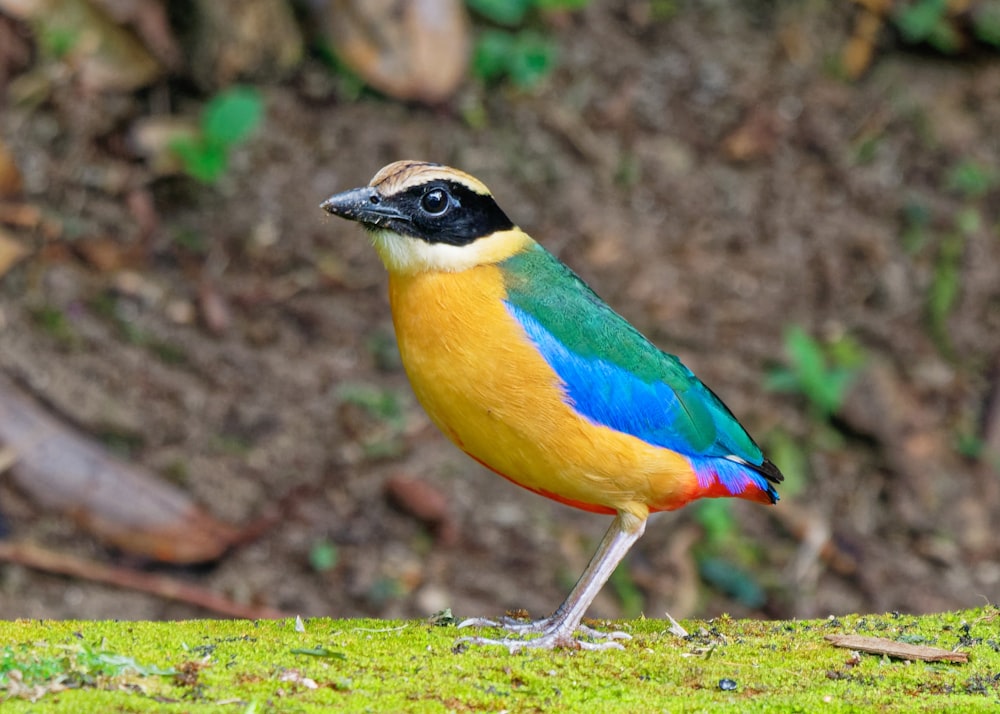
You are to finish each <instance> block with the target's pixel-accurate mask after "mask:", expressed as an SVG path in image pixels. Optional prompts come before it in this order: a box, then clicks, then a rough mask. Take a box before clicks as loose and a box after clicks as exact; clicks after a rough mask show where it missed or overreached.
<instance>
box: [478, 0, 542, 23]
mask: <svg viewBox="0 0 1000 714" xmlns="http://www.w3.org/2000/svg"><path fill="white" fill-rule="evenodd" d="M466 2H467V4H468V6H469V7H470V8H472V10H473V11H474V12H476V13H478V14H479V15H482V16H483V17H485V18H486V19H487V20H489V21H490V22H495V23H497V24H498V25H506V26H507V27H517V26H518V25H520V24H521V23H522V22H524V18H525V16H527V14H528V10H530V9H531V5H532V0H466Z"/></svg>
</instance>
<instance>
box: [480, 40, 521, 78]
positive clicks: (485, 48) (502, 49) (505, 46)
mask: <svg viewBox="0 0 1000 714" xmlns="http://www.w3.org/2000/svg"><path fill="white" fill-rule="evenodd" d="M513 44H514V36H513V35H511V34H510V33H509V32H504V31H502V30H485V31H484V32H483V33H482V34H481V35H479V39H478V40H477V41H476V48H475V51H474V52H473V55H472V73H473V74H474V75H475V76H476V77H479V78H480V79H482V80H484V81H486V82H490V81H493V80H495V79H500V78H501V77H503V76H504V75H506V74H507V57H508V56H509V55H510V53H511V51H512V47H513Z"/></svg>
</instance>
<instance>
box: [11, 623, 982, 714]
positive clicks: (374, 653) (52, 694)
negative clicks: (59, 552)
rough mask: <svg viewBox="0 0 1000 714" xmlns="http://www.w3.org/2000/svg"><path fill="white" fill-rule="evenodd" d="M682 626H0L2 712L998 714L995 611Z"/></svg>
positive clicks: (177, 624)
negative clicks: (914, 649)
mask: <svg viewBox="0 0 1000 714" xmlns="http://www.w3.org/2000/svg"><path fill="white" fill-rule="evenodd" d="M684 625H685V627H687V629H688V631H689V632H690V633H692V634H691V636H690V637H688V638H687V639H682V638H680V637H677V636H675V635H672V634H670V633H669V623H666V622H664V621H662V620H646V619H640V620H632V621H627V622H622V623H617V625H616V626H617V627H618V628H620V629H623V630H625V631H628V632H630V633H632V635H633V639H632V640H631V641H630V642H628V643H626V649H625V650H624V651H608V652H578V651H557V652H531V651H528V652H526V653H523V654H517V655H511V654H508V652H507V651H506V650H505V649H502V648H487V647H470V648H467V649H463V648H456V647H455V641H456V639H457V637H459V635H460V634H464V633H460V632H459V631H458V630H456V629H455V628H454V627H441V626H433V625H430V624H428V623H424V622H390V621H378V620H328V619H312V620H307V621H306V622H305V632H296V630H295V624H294V622H292V621H288V620H283V621H261V622H246V621H192V622H45V621H15V622H3V623H0V640H2V641H3V642H6V643H8V648H7V650H8V653H9V657H8V659H9V660H12V661H14V664H13V665H12V664H11V662H7V665H6V671H7V673H8V674H9V672H10V670H11V669H14V670H17V666H16V661H18V658H20V660H19V661H21V662H23V663H24V667H23V668H22V670H21V671H24V672H28V671H29V669H30V667H31V666H34V667H35V669H34V670H32V671H33V672H34V674H32V676H33V677H35V680H34V681H31V682H29V681H28V678H27V674H25V675H24V676H23V677H22V679H21V680H19V681H15V683H14V684H12V683H11V682H10V681H9V680H7V681H5V682H3V681H0V691H2V693H3V694H4V698H5V701H4V703H3V709H4V711H5V712H8V711H9V712H30V711H40V707H42V706H44V709H45V711H58V712H74V711H80V712H84V711H87V712H89V711H109V712H131V711H136V712H144V711H157V712H175V711H176V712H182V711H183V712H202V711H204V712H208V711H212V712H217V711H234V712H272V711H275V712H276V711H281V712H319V711H326V710H330V709H334V708H335V709H336V710H337V711H347V712H352V711H356V712H362V711H404V710H405V711H416V712H446V711H499V710H507V711H510V712H521V711H532V712H538V711H556V710H558V711H602V712H626V711H663V710H669V711H672V712H673V711H682V712H699V711H732V712H737V711H738V712H769V711H779V712H784V711H816V710H822V711H825V712H840V711H857V710H859V709H862V708H863V709H877V710H881V711H906V712H913V711H945V710H946V711H953V712H962V711H981V710H986V709H989V708H991V707H996V706H997V705H998V704H1000V611H998V610H997V609H996V608H992V607H990V608H982V609H978V610H967V611H963V612H954V613H943V614H939V615H927V616H920V617H916V616H908V615H884V616H871V615H865V616H857V615H851V616H848V617H842V618H831V619H829V620H820V621H816V620H812V621H788V622H772V621H735V620H731V619H729V618H728V617H722V618H718V619H716V620H712V621H707V622H701V621H692V622H686V623H684ZM834 633H837V634H845V633H849V634H864V635H870V636H878V637H886V638H890V639H894V640H900V641H906V642H919V643H922V644H927V645H933V646H937V647H943V648H947V649H953V648H957V649H959V650H962V651H965V652H968V653H969V656H970V659H969V662H968V663H966V664H943V663H935V664H928V663H920V662H913V663H908V662H901V661H897V660H889V659H886V658H883V657H879V656H874V655H864V654H862V655H860V657H859V656H857V655H855V654H853V653H851V652H850V651H849V650H845V649H838V648H834V647H832V646H831V645H830V644H829V643H827V642H826V641H825V640H824V635H827V634H834ZM67 653H70V654H71V655H72V656H70V655H68V654H67ZM79 653H85V655H86V656H78V655H79ZM32 663H34V665H32ZM60 663H61V665H60ZM41 665H44V666H41ZM60 666H62V667H63V668H64V669H63V671H59V667H60ZM18 676H20V675H15V680H17V677H18ZM723 680H730V681H727V682H724V683H723ZM720 683H722V684H721V686H720ZM733 685H735V687H734V686H733ZM63 687H68V688H66V689H63ZM31 698H36V699H38V701H37V702H36V703H32V702H31V701H30V699H31Z"/></svg>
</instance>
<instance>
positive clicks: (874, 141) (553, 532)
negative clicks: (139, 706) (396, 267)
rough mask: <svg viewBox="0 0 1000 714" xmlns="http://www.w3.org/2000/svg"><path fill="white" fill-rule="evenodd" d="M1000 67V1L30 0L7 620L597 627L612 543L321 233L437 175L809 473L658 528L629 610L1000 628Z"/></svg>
mask: <svg viewBox="0 0 1000 714" xmlns="http://www.w3.org/2000/svg"><path fill="white" fill-rule="evenodd" d="M998 46H1000V9H998V8H997V4H996V3H993V2H955V3H947V4H941V3H934V2H920V1H916V0H915V1H912V2H891V1H890V0H885V1H883V2H874V1H868V2H855V3H837V2H811V3H800V2H792V1H788V2H783V1H777V2H764V1H755V2H751V1H747V2H743V3H727V2H665V1H663V0H626V1H624V2H610V1H609V2H605V1H601V0H592V1H590V2H588V1H587V0H575V1H574V0H565V1H563V2H560V1H559V0H548V1H547V2H543V1H539V2H532V1H530V0H519V1H515V0H511V1H509V2H504V1H502V0H492V1H490V0H476V1H475V2H472V1H470V2H469V3H468V5H466V4H464V3H462V2H457V1H456V2H445V1H444V0H419V1H417V2H412V3H399V2H384V3H362V2H360V1H359V2H356V3H351V2H333V1H332V0H331V1H329V2H322V1H315V2H308V3H298V4H296V3H288V2H283V1H281V0H273V1H265V0H259V1H257V0H255V1H253V2H240V3H227V2H211V1H209V0H205V1H203V2H198V1H192V2H177V3H174V2H171V3H161V2H158V1H157V0H48V1H43V0H38V1H33V0H0V112H2V114H0V374H2V375H6V377H4V378H2V379H0V442H2V443H3V444H4V448H3V450H0V467H3V468H4V472H3V478H2V480H0V513H2V515H3V525H4V531H5V540H4V541H2V542H0V546H2V547H0V558H2V560H3V563H2V564H0V617H4V618H14V617H61V618H68V617H80V618H112V617H113V618H182V617H184V618H186V617H195V616H206V615H211V614H213V613H220V614H226V613H229V614H233V613H234V612H237V613H239V612H243V613H246V614H250V615H253V614H271V613H274V612H277V611H280V612H285V613H292V614H296V613H298V614H302V615H332V616H339V617H345V616H356V615H361V614H374V615H379V616H426V615H429V614H430V613H432V612H434V611H436V610H440V609H442V608H445V607H451V608H452V609H453V611H454V612H455V613H456V615H459V616H468V615H492V614H498V613H499V612H501V611H503V610H504V609H506V608H512V607H524V608H527V609H528V610H530V611H531V612H532V613H533V614H536V615H541V614H545V613H547V612H548V611H549V610H551V609H552V608H553V607H555V605H556V604H558V603H559V602H561V600H562V598H563V596H564V595H565V593H566V591H567V589H568V587H569V586H570V585H571V584H572V580H573V578H574V577H575V576H576V575H577V574H578V573H579V572H581V570H582V568H583V566H584V565H585V563H586V560H587V558H588V557H589V556H590V554H591V553H592V551H593V548H594V546H595V544H596V542H597V540H598V539H599V537H600V535H601V534H602V533H603V531H604V529H605V528H606V526H607V522H606V519H605V518H603V517H600V516H595V515H590V514H585V513H582V512H577V511H573V510H571V509H569V508H566V507H563V506H560V505H557V504H554V503H549V502H547V501H545V500H544V499H541V498H538V497H537V496H534V495H532V494H530V493H527V492H523V491H521V490H519V489H517V488H516V487H514V486H512V485H511V484H509V483H507V482H506V481H504V480H502V479H499V478H496V477H495V476H494V475H492V474H489V473H488V472H486V471H484V470H483V469H481V468H480V467H479V466H477V465H476V464H474V463H473V462H471V461H470V460H469V459H467V458H466V457H464V456H463V455H461V454H460V453H458V452H457V451H456V450H455V449H454V448H453V447H452V446H451V445H450V444H448V443H447V442H446V440H445V439H444V438H443V437H442V436H441V435H440V434H438V433H437V432H436V431H435V430H434V429H433V427H432V426H431V425H430V424H429V422H428V421H427V419H426V418H425V417H424V415H423V414H422V412H421V410H420V408H419V406H418V405H417V404H416V403H415V401H414V399H413V397H412V394H411V393H410V391H409V387H408V385H407V382H406V378H405V375H404V374H403V373H402V371H401V369H400V367H399V364H398V356H397V355H396V354H395V351H394V350H395V346H394V339H393V335H392V327H391V322H390V319H389V312H388V305H387V301H386V299H385V294H384V293H385V277H384V275H383V269H382V267H381V265H380V263H379V262H378V259H377V257H376V256H375V254H374V252H373V251H372V250H371V249H370V247H369V246H368V244H367V241H366V239H365V236H364V235H363V233H362V232H361V231H360V229H358V228H357V227H356V226H353V225H350V224H347V223H345V222H340V221H334V220H329V219H327V218H326V217H325V216H324V215H323V213H322V211H321V210H320V209H319V208H318V204H319V203H320V201H322V200H323V199H324V198H326V197H327V196H328V195H330V194H332V193H334V192H336V191H340V190H342V189H346V188H350V187H354V186H358V185H362V184H364V183H366V182H367V181H368V179H369V178H370V177H371V175H372V174H373V173H374V172H375V171H376V170H377V169H378V168H380V167H381V166H383V165H384V164H386V163H389V162H390V161H394V160H397V159H401V158H416V159H426V160H433V161H440V162H442V163H446V164H450V165H453V166H456V167H458V168H461V169H463V170H465V171H468V172H470V173H472V174H474V175H476V176H477V177H479V178H481V179H482V180H484V181H485V182H486V183H487V184H488V185H489V186H490V187H491V189H492V190H493V193H494V195H495V196H496V197H497V199H498V201H499V202H500V204H501V205H502V206H503V207H504V208H505V209H506V211H507V212H508V214H509V215H510V216H511V217H512V218H513V219H514V220H515V221H516V222H518V223H519V224H520V225H521V226H522V227H523V228H525V229H526V230H527V231H528V232H529V233H531V234H532V235H533V236H535V237H536V238H537V239H539V240H540V241H541V242H542V243H544V244H545V245H546V246H547V247H548V248H549V249H550V250H552V251H553V252H554V253H556V254H557V255H559V256H560V257H561V258H562V259H563V260H564V261H566V262H567V263H569V264H570V265H571V266H572V267H573V268H574V269H575V270H577V271H578V272H579V273H580V274H581V275H582V276H583V277H584V278H585V279H586V280H587V281H588V282H589V283H590V284H591V285H592V286H593V287H594V288H595V289H596V290H597V292H598V293H600V294H601V295H602V296H603V297H604V298H605V299H606V300H607V301H608V302H609V303H610V304H611V305H612V306H614V307H615V308H616V309H617V310H618V311H619V312H621V313H622V314H623V315H625V316H626V317H627V318H628V319H629V320H630V321H631V322H633V323H634V324H635V325H636V326H637V327H639V328H640V329H641V330H643V331H644V332H645V333H646V334H647V335H648V336H650V337H651V338H652V339H653V341H654V342H656V343H657V344H658V345H660V346H661V347H663V348H664V349H666V350H667V351H670V352H674V353H676V354H678V355H680V356H681V357H682V359H683V360H684V361H685V362H686V363H687V364H688V365H689V366H690V367H691V368H692V369H693V370H694V371H695V372H696V373H697V374H699V376H701V377H702V378H703V379H704V380H705V381H706V383H708V384H709V385H710V386H711V387H712V388H713V389H714V390H715V391H716V392H717V393H719V394H720V396H721V397H722V398H723V399H724V400H725V401H726V402H727V404H728V405H729V406H730V407H731V408H732V410H733V411H734V412H735V413H736V414H737V415H738V416H739V417H740V419H741V421H743V422H744V424H746V425H747V427H748V428H749V430H750V432H751V433H752V434H753V435H754V436H755V437H756V438H757V439H758V440H759V441H760V442H761V444H762V446H764V448H765V451H767V452H768V453H769V454H770V455H771V456H772V457H773V458H774V459H775V460H776V461H777V462H778V463H779V465H780V466H781V467H782V468H783V469H784V470H785V471H786V473H787V475H788V482H787V484H786V485H785V487H784V488H783V489H782V496H783V498H782V501H781V503H780V504H779V505H778V506H776V507H775V508H773V509H767V508H762V507H757V506H754V505H752V504H745V503H730V502H721V501H712V502H708V503H704V504H697V505H696V506H692V507H689V508H687V509H685V510H683V511H681V512H678V513H674V514H666V515H662V516H658V517H657V518H654V519H653V521H652V523H651V525H650V527H649V529H648V530H647V533H646V536H645V537H644V538H643V539H642V540H641V541H640V543H639V544H638V546H637V547H636V548H635V549H634V551H633V553H632V554H631V555H630V557H629V559H628V560H627V562H626V563H625V565H624V566H623V567H622V568H621V569H620V570H619V572H618V573H617V574H616V576H615V577H614V578H613V581H612V583H610V584H609V586H608V587H606V588H605V591H604V592H603V593H602V595H601V597H600V598H599V599H598V600H597V601H596V602H595V605H594V608H593V611H592V614H593V615H595V616H622V615H626V616H632V615H636V614H638V613H640V612H644V613H645V614H647V615H648V616H651V617H659V616H662V615H663V613H664V611H666V610H669V611H670V612H671V614H673V615H674V616H676V617H683V616H691V615H699V616H711V615H715V614H719V613H721V612H731V613H734V614H752V615H757V616H772V617H779V616H780V617H786V616H824V615H827V614H831V613H843V612H848V611H884V610H901V611H910V612H923V611H932V610H941V609H949V608H958V607H967V606H974V605H977V604H982V603H983V602H984V601H992V602H994V603H995V602H996V601H997V599H998V596H1000V539H998V538H997V537H996V532H997V525H998V524H1000V396H998V377H1000V131H998V127H1000V62H998V57H997V48H998ZM190 561H203V562H201V563H199V564H196V565H195V564H191V562H190ZM94 578H97V579H99V580H101V581H102V582H95V581H94ZM106 581H112V582H115V583H118V585H114V584H110V583H109V582H106ZM174 586H184V587H188V588H190V589H191V592H192V593H193V595H192V597H189V598H186V600H187V601H188V602H178V601H176V600H171V599H165V598H164V597H161V596H160V595H155V594H150V593H148V592H141V591H139V590H136V589H135V588H136V587H139V588H140V589H145V590H154V591H158V592H161V593H162V592H163V591H164V590H165V589H170V588H171V587H174ZM213 594H214V595H215V596H217V600H218V602H215V601H211V602H209V601H208V598H209V596H211V595H213ZM199 602H200V603H202V604H203V605H208V606H209V607H207V608H206V607H200V606H198V605H196V604H191V603H199ZM219 602H221V603H222V604H221V605H219ZM234 608H235V609H234ZM239 608H244V609H243V610H239Z"/></svg>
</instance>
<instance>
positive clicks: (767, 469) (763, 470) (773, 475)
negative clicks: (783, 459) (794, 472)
mask: <svg viewBox="0 0 1000 714" xmlns="http://www.w3.org/2000/svg"><path fill="white" fill-rule="evenodd" d="M751 467H752V468H753V469H754V471H756V472H757V473H759V474H760V475H761V476H763V477H764V478H766V479H767V480H768V481H770V482H771V483H781V482H782V481H784V480H785V475H784V474H783V473H781V471H780V470H778V467H777V466H775V465H774V462H773V461H771V460H770V459H768V458H765V459H764V460H763V461H762V462H761V463H759V464H751Z"/></svg>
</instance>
